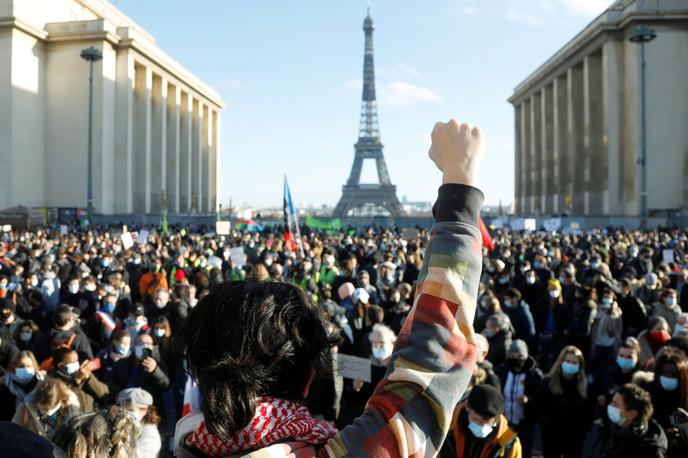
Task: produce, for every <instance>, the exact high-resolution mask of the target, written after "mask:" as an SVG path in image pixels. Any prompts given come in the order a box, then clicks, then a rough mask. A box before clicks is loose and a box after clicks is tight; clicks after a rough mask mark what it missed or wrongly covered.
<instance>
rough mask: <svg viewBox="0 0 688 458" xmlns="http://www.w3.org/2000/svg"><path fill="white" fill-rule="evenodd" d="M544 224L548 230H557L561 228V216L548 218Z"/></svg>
mask: <svg viewBox="0 0 688 458" xmlns="http://www.w3.org/2000/svg"><path fill="white" fill-rule="evenodd" d="M542 225H543V226H544V227H545V230H546V231H547V232H556V231H558V230H559V229H561V218H550V219H546V220H545V221H544V222H543V223H542Z"/></svg>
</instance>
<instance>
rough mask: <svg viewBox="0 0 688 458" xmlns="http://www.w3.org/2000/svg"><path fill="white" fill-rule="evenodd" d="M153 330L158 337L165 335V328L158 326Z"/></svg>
mask: <svg viewBox="0 0 688 458" xmlns="http://www.w3.org/2000/svg"><path fill="white" fill-rule="evenodd" d="M153 332H154V333H155V336H156V337H163V336H164V335H165V330H164V329H162V328H156V329H155V330H154V331H153Z"/></svg>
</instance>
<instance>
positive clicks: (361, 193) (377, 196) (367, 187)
mask: <svg viewBox="0 0 688 458" xmlns="http://www.w3.org/2000/svg"><path fill="white" fill-rule="evenodd" d="M373 30H375V26H374V25H373V18H371V17H370V7H368V15H367V16H366V18H365V20H364V21H363V31H364V32H365V57H364V58H363V100H362V101H361V123H360V126H359V129H358V141H357V142H356V145H354V148H355V151H356V155H355V157H354V165H353V167H352V168H351V174H350V175H349V179H348V181H347V182H346V184H345V185H344V186H342V197H341V198H340V199H339V203H338V204H337V207H336V208H335V209H334V212H333V213H332V215H333V216H336V217H345V216H347V214H348V212H349V211H351V210H353V209H356V208H361V207H363V206H366V205H375V206H377V207H382V208H384V209H386V210H387V211H388V212H389V213H390V215H391V216H392V217H393V218H396V217H399V216H403V215H404V209H403V208H402V206H401V203H400V202H399V199H398V198H397V187H396V186H394V185H393V184H392V182H391V181H390V179H389V173H388V172H387V164H385V157H384V156H383V154H382V147H383V145H382V142H380V127H379V126H378V119H377V101H376V98H375V63H374V61H373ZM365 159H373V160H375V163H376V165H377V177H378V184H361V170H362V169H363V161H364V160H365Z"/></svg>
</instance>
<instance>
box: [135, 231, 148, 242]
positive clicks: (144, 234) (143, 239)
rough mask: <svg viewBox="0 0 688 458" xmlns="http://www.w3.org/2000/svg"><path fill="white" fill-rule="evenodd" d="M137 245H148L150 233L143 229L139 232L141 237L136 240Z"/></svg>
mask: <svg viewBox="0 0 688 458" xmlns="http://www.w3.org/2000/svg"><path fill="white" fill-rule="evenodd" d="M136 243H138V244H139V245H145V244H146V243H148V231H147V230H145V229H141V232H139V236H138V237H137V238H136Z"/></svg>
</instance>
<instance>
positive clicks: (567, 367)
mask: <svg viewBox="0 0 688 458" xmlns="http://www.w3.org/2000/svg"><path fill="white" fill-rule="evenodd" d="M561 371H562V372H563V373H564V374H565V375H576V374H577V373H578V372H579V371H580V364H578V363H570V362H568V361H564V362H563V363H561Z"/></svg>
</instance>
